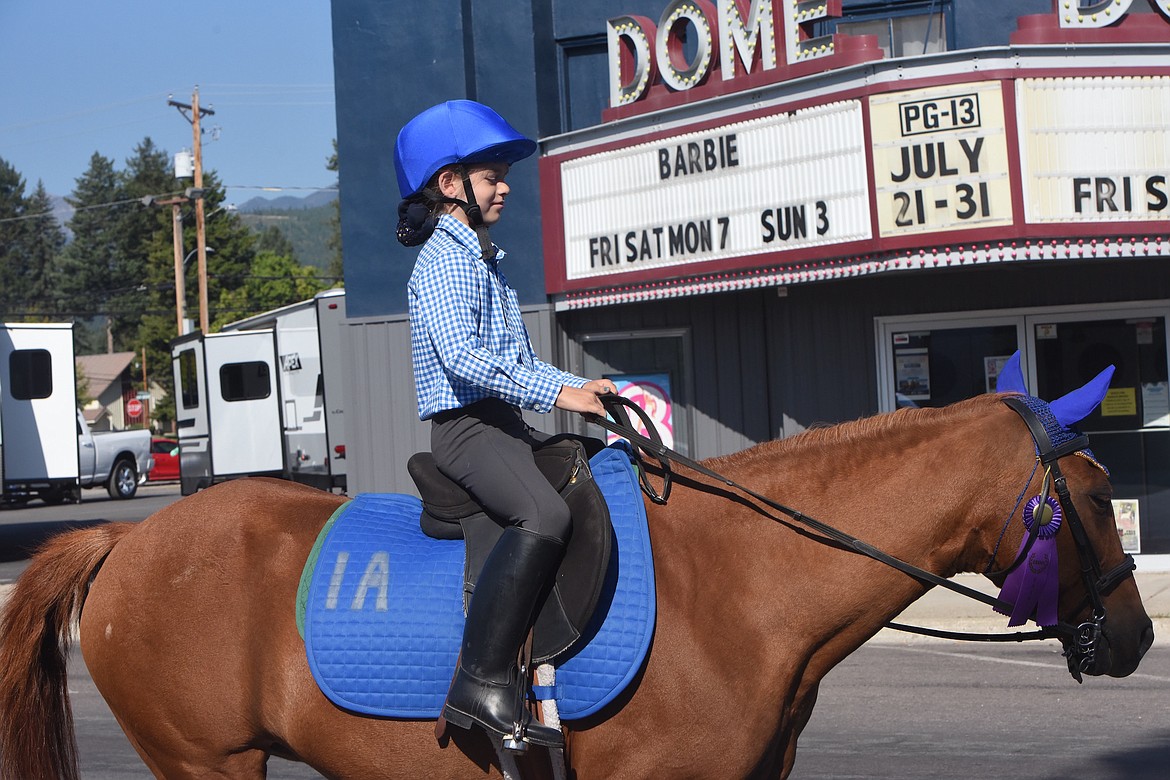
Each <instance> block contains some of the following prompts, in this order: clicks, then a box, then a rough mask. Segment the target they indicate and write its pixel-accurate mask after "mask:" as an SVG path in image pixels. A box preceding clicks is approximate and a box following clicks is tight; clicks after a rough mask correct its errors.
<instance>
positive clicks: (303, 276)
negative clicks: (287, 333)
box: [215, 251, 326, 329]
mask: <svg viewBox="0 0 1170 780" xmlns="http://www.w3.org/2000/svg"><path fill="white" fill-rule="evenodd" d="M325 287H326V285H325V284H323V283H322V282H321V280H320V278H318V276H317V271H316V269H315V268H313V267H312V266H307V265H301V264H300V263H298V262H297V261H296V260H294V259H293V258H291V257H289V256H288V255H278V254H275V253H273V252H267V251H265V252H258V253H257V254H256V258H255V259H254V260H253V261H252V268H251V272H250V274H249V276H248V278H247V280H246V281H245V283H244V284H243V285H241V286H240V287H238V288H236V289H234V290H230V291H225V292H224V294H223V296H222V297H221V298H220V301H219V307H218V309H217V313H216V323H215V329H218V328H221V327H223V326H224V325H226V324H227V323H229V322H233V321H235V320H239V319H243V318H245V317H249V316H252V315H254V314H260V313H263V312H266V311H271V310H273V309H279V308H280V307H282V306H288V305H289V304H291V303H297V302H298V301H304V300H308V299H309V298H312V297H313V296H314V295H316V294H317V293H318V292H320V291H321V290H323V289H325Z"/></svg>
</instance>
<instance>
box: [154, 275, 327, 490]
mask: <svg viewBox="0 0 1170 780" xmlns="http://www.w3.org/2000/svg"><path fill="white" fill-rule="evenodd" d="M344 319H345V291H344V290H327V291H325V292H322V293H320V294H318V295H317V296H316V297H314V298H313V299H311V300H308V301H302V302H300V303H295V304H292V305H290V306H285V307H283V308H281V309H276V310H273V311H271V312H266V313H264V314H259V315H256V316H255V317H249V318H248V319H245V320H240V321H238V322H234V323H231V324H230V325H227V326H225V327H224V328H223V330H222V331H221V332H219V333H214V334H210V335H207V336H203V335H202V334H199V333H193V334H190V335H188V336H184V337H182V338H179V339H176V340H175V341H174V342H173V344H172V350H171V351H172V357H173V359H174V371H175V409H176V417H177V420H178V424H179V472H180V483H181V486H182V492H183V494H184V495H189V494H191V493H193V492H195V491H196V490H198V489H200V488H202V487H206V486H208V485H210V484H212V483H213V482H219V481H222V480H224V479H231V478H234V477H241V476H255V475H268V476H276V477H283V478H285V479H291V480H294V481H296V482H303V483H305V484H309V485H312V486H314V487H318V488H321V489H323V490H330V489H333V488H340V489H343V490H344V489H345V427H344V426H345V411H344V406H343V404H342V387H343V382H344V376H343V374H344V372H343V368H342V365H341V362H340V360H341V358H340V356H341V332H340V327H341V323H342V321H343V320H344Z"/></svg>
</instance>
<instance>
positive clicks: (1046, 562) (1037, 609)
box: [999, 495, 1064, 626]
mask: <svg viewBox="0 0 1170 780" xmlns="http://www.w3.org/2000/svg"><path fill="white" fill-rule="evenodd" d="M1041 502H1043V503H1044V504H1045V505H1046V506H1047V507H1049V508H1050V509H1051V510H1052V515H1051V518H1050V519H1049V520H1048V522H1042V520H1041V519H1040V518H1037V517H1036V515H1037V508H1038V507H1039V506H1040V504H1041ZM1039 514H1040V516H1041V518H1042V517H1043V516H1044V515H1046V514H1048V513H1047V512H1044V511H1041V512H1039ZM1063 519H1064V513H1063V512H1062V511H1061V508H1060V502H1058V501H1057V500H1056V499H1054V498H1052V497H1051V496H1048V495H1044V496H1035V497H1033V498H1032V499H1031V500H1030V501H1028V503H1027V504H1026V505H1025V506H1024V526H1025V527H1026V528H1027V530H1028V534H1027V535H1026V536H1024V539H1023V540H1022V541H1021V542H1020V549H1019V550H1018V551H1017V552H1016V556H1017V557H1019V556H1020V555H1021V554H1022V553H1023V552H1024V550H1025V548H1026V547H1027V546H1028V541H1029V539H1030V538H1031V536H1032V535H1033V533H1034V534H1035V536H1036V540H1035V542H1034V543H1033V544H1032V549H1031V551H1030V552H1029V553H1028V557H1027V559H1025V560H1023V561H1021V562H1020V565H1019V566H1017V567H1016V568H1015V569H1013V570H1012V571H1011V573H1010V574H1008V576H1007V578H1006V579H1005V580H1004V582H1003V588H1001V589H1000V591H999V597H1000V599H1002V600H1003V601H1006V602H1008V603H1009V604H1012V605H1013V607H1012V614H1011V616H1010V618H1009V619H1008V625H1009V626H1019V625H1023V624H1024V623H1025V622H1027V620H1028V619H1029V618H1031V617H1032V616H1033V615H1035V620H1036V625H1039V626H1052V625H1056V623H1057V617H1056V606H1057V601H1058V600H1059V598H1060V567H1059V566H1058V565H1057V560H1056V532H1057V531H1059V530H1060V523H1061V521H1062V520H1063ZM1036 524H1039V528H1036V529H1035V530H1034V529H1033V526H1034V525H1036ZM1001 611H1002V610H1001Z"/></svg>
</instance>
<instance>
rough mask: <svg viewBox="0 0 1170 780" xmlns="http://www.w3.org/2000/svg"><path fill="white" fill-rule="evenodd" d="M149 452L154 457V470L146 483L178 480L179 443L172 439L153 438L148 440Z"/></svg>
mask: <svg viewBox="0 0 1170 780" xmlns="http://www.w3.org/2000/svg"><path fill="white" fill-rule="evenodd" d="M150 452H151V454H152V455H154V468H152V469H151V470H150V474H149V476H147V478H146V479H147V481H148V482H165V481H171V480H177V479H178V478H179V443H178V442H177V441H175V440H174V439H163V438H161V437H158V436H155V437H154V438H153V439H151V440H150Z"/></svg>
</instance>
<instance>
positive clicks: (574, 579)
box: [407, 435, 613, 663]
mask: <svg viewBox="0 0 1170 780" xmlns="http://www.w3.org/2000/svg"><path fill="white" fill-rule="evenodd" d="M603 446H604V444H603V443H602V442H601V441H599V440H597V439H591V438H588V437H577V436H570V435H561V436H555V437H553V438H552V439H550V440H549V441H548V442H547V443H546V444H545V446H543V447H542V448H541V449H539V450H536V452H535V453H534V455H535V459H536V465H537V467H538V468H539V469H540V471H541V473H542V474H543V475H544V477H545V479H547V480H548V481H549V484H551V485H552V486H553V487H554V488H556V489H557V492H559V493H560V494H561V497H562V498H564V499H565V503H566V504H568V505H569V510H570V511H571V513H572V517H573V530H572V534H571V536H570V537H569V543H568V546H567V547H566V550H565V557H564V559H563V560H562V561H561V565H560V568H559V569H558V570H557V574H556V577H555V578H554V579H553V583H552V587H551V589H550V590H549V593H548V595H547V596H546V597H545V599H544V602H543V605H542V606H541V607H540V611H539V613H538V615H537V619H536V624H535V627H534V630H533V640H532V661H533V663H544V662H546V661H550V660H552V659H554V658H556V657H557V656H559V655H561V654H563V653H564V652H565V651H566V650H568V649H569V648H571V647H572V646H573V645H574V643H576V641H577V640H578V639H579V638H580V637H581V635H582V633H583V632H584V630H585V628H586V625H587V624H588V622H589V618H590V617H591V616H592V615H593V610H594V608H595V607H596V606H597V601H598V597H599V596H600V594H601V590H602V586H603V585H604V583H605V575H606V571H607V570H608V568H609V564H610V554H611V551H612V549H613V528H612V526H611V525H610V517H609V507H608V506H607V505H606V503H605V497H604V496H602V494H601V490H600V489H599V488H598V487H597V483H596V482H594V481H593V474H592V473H591V472H590V470H589V457H590V456H591V455H593V454H595V453H596V452H599V451H600V450H601V448H602V447H603ZM407 471H408V472H409V473H410V476H411V479H413V480H414V484H415V486H416V487H417V488H418V491H419V495H420V496H421V497H422V503H423V511H422V516H421V517H420V518H419V524H420V525H421V527H422V530H423V533H425V534H426V535H427V536H431V537H433V538H435V539H463V540H465V542H466V544H467V556H466V559H465V562H464V566H463V609H464V612H465V613H466V611H467V605H468V604H469V603H470V601H471V594H472V592H473V591H474V590H475V582H476V580H477V579H478V578H479V573H480V571H481V570H482V569H483V564H484V561H485V560H486V559H487V556H488V553H490V552H491V550H492V548H493V547H494V546H495V544H496V542H497V541H498V540H499V538H500V535H501V534H502V533H503V532H504V528H505V525H504V523H503V522H502V521H501V520H500V519H498V518H495V517H492V516H491V515H489V514H488V513H487V512H485V511H484V510H483V508H482V507H480V506H479V504H477V503H476V501H475V499H473V498H472V497H471V496H470V495H469V494H468V493H467V491H465V490H464V489H463V488H462V487H460V486H459V485H457V484H456V483H455V482H452V481H451V480H450V479H448V478H447V477H446V476H444V475H443V474H442V473H441V472H440V471H439V469H438V467H437V466H435V460H434V457H433V456H432V455H431V453H429V452H418V453H415V454H414V455H412V456H411V458H410V460H409V461H408V462H407Z"/></svg>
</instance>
